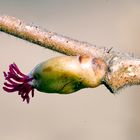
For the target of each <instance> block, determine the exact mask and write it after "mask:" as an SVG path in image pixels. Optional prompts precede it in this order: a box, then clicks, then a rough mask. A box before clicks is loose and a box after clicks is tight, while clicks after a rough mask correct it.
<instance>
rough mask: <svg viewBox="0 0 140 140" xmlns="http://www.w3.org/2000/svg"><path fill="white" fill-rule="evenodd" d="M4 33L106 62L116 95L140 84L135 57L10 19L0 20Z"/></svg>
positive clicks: (108, 79) (109, 83) (107, 79)
mask: <svg viewBox="0 0 140 140" xmlns="http://www.w3.org/2000/svg"><path fill="white" fill-rule="evenodd" d="M0 31H3V32H5V33H8V34H11V35H14V36H16V37H18V38H21V39H24V40H27V41H29V42H31V43H35V44H38V45H40V46H42V47H45V48H49V49H51V50H54V51H58V52H60V53H63V54H66V55H85V54H86V55H90V56H92V57H94V58H101V59H103V60H104V61H105V62H106V64H107V67H108V69H107V70H105V73H106V74H105V76H104V79H103V80H102V83H103V84H104V85H106V87H108V89H109V90H110V91H111V92H113V93H115V92H116V91H118V89H120V88H122V87H124V86H127V85H139V84H140V59H136V58H134V57H133V56H131V55H128V54H124V53H118V52H115V51H113V50H111V49H110V48H109V49H107V48H104V47H96V45H92V44H89V43H86V42H80V41H78V40H74V39H71V38H69V37H65V36H62V35H59V34H57V33H54V32H50V31H46V30H44V29H41V28H40V27H37V26H34V25H30V24H26V23H24V22H23V21H21V20H19V19H17V18H15V17H10V16H1V17H0ZM102 83H101V84H102Z"/></svg>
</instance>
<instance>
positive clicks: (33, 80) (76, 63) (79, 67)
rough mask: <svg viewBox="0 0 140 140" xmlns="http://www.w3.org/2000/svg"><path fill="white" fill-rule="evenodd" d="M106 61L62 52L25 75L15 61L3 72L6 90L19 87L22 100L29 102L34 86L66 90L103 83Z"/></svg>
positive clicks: (51, 89)
mask: <svg viewBox="0 0 140 140" xmlns="http://www.w3.org/2000/svg"><path fill="white" fill-rule="evenodd" d="M106 70H107V65H106V63H105V62H104V60H103V59H101V58H95V57H92V56H87V55H82V56H61V57H56V58H52V59H49V60H47V61H44V62H42V63H40V64H38V65H37V66H36V67H35V68H34V69H33V70H32V71H31V72H30V73H29V74H28V75H25V74H23V73H21V72H20V70H19V68H18V67H17V65H16V64H15V63H13V64H11V65H10V66H9V72H8V73H6V72H4V77H5V80H6V82H5V83H4V87H3V89H4V90H5V91H7V92H15V91H18V94H19V95H20V96H21V98H22V99H23V101H25V100H26V101H27V103H29V101H30V96H29V94H30V93H31V96H32V97H33V96H34V89H37V90H38V91H41V92H45V93H59V94H69V93H73V92H76V91H78V90H80V89H82V88H87V87H92V88H94V87H97V86H99V85H100V84H102V81H103V79H104V76H105V74H106Z"/></svg>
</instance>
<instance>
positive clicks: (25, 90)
mask: <svg viewBox="0 0 140 140" xmlns="http://www.w3.org/2000/svg"><path fill="white" fill-rule="evenodd" d="M3 73H4V77H5V80H6V82H5V83H4V87H3V89H4V90H5V91H7V92H15V91H18V95H20V96H21V98H22V99H23V101H25V100H26V102H27V103H29V101H30V97H29V93H30V92H31V95H32V97H34V87H33V86H32V85H31V84H29V82H31V81H32V80H33V78H31V77H29V76H27V75H25V74H23V73H21V72H20V70H19V68H18V67H17V65H16V64H15V63H13V64H11V65H10V66H9V72H7V73H6V72H3Z"/></svg>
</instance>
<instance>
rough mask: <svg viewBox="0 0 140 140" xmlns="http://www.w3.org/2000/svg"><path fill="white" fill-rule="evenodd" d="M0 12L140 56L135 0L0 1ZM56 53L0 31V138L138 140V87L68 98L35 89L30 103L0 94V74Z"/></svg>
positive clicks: (87, 92)
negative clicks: (13, 66)
mask: <svg viewBox="0 0 140 140" xmlns="http://www.w3.org/2000/svg"><path fill="white" fill-rule="evenodd" d="M0 14H7V15H11V16H15V17H17V18H19V19H22V20H24V21H26V22H28V23H34V24H35V25H39V26H41V27H43V28H46V29H48V30H50V31H54V32H57V33H59V34H63V35H66V36H69V37H72V38H74V39H78V40H81V41H87V42H90V43H93V44H96V45H97V46H106V47H108V48H110V47H113V48H114V49H115V50H116V51H122V52H128V53H131V54H133V53H134V54H135V56H140V1H139V0H123V1H122V0H117V1H115V0H38V1H37V0H10V1H9V0H0ZM61 55H62V54H60V53H57V52H54V51H51V50H48V49H44V48H41V47H39V46H37V45H35V44H31V43H28V42H26V41H23V40H21V39H17V38H15V37H13V36H10V35H7V34H5V33H1V32H0V77H1V78H0V93H1V94H0V140H94V139H95V140H140V108H139V106H140V86H133V87H128V88H126V89H123V90H121V91H120V92H119V94H117V95H113V94H111V93H110V92H109V91H108V90H107V89H106V88H105V87H104V86H99V87H98V88H95V89H83V90H80V91H78V92H76V93H73V94H69V95H58V94H53V95H51V94H45V93H41V92H38V91H35V97H34V98H32V99H31V102H30V104H26V103H23V102H22V100H21V98H20V97H19V96H18V95H17V93H13V94H12V93H11V94H6V92H4V91H3V89H2V85H3V82H4V77H3V73H2V72H3V71H7V70H8V65H9V64H11V63H13V62H15V63H16V64H17V65H18V66H19V68H20V69H21V70H22V72H23V73H29V72H30V71H31V70H32V69H33V68H34V66H35V65H36V64H38V63H40V62H42V61H44V60H46V59H49V58H52V57H55V56H61Z"/></svg>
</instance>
